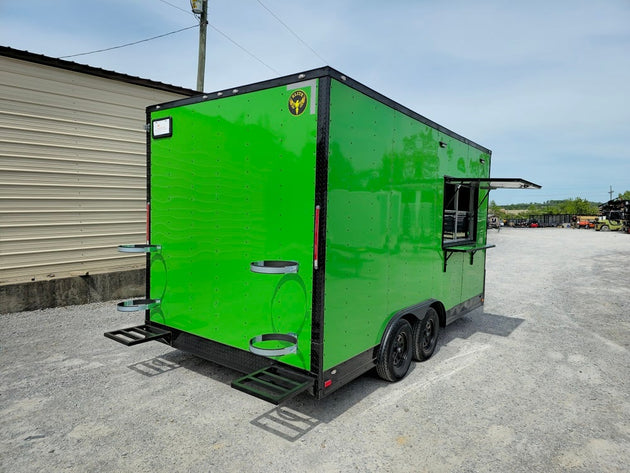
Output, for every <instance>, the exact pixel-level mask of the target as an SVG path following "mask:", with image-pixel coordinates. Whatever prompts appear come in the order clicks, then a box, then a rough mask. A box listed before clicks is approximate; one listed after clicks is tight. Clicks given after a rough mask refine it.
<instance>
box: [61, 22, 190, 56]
mask: <svg viewBox="0 0 630 473" xmlns="http://www.w3.org/2000/svg"><path fill="white" fill-rule="evenodd" d="M193 28H199V25H193V26H189V27H187V28H182V29H181V30H177V31H171V32H170V33H164V34H161V35H158V36H154V37H152V38H147V39H141V40H140V41H134V42H133V43H127V44H121V45H120V46H113V47H111V48H104V49H97V50H95V51H89V52H87V53H79V54H70V55H68V56H59V59H67V58H70V57H77V56H86V55H88V54H95V53H102V52H105V51H111V50H112V49H120V48H126V47H127V46H133V45H134V44H140V43H146V42H147V41H153V40H154V39H158V38H163V37H165V36H169V35H172V34H175V33H181V32H182V31H186V30H191V29H193Z"/></svg>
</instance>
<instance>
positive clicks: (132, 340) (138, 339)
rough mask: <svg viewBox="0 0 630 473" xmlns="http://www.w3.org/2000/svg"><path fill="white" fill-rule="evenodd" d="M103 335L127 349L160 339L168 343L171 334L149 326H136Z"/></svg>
mask: <svg viewBox="0 0 630 473" xmlns="http://www.w3.org/2000/svg"><path fill="white" fill-rule="evenodd" d="M103 335H105V336H106V337H107V338H111V339H112V340H115V341H117V342H118V343H122V344H123V345H127V346H128V347H129V346H131V345H137V344H139V343H144V342H150V341H151V340H158V339H162V340H164V341H165V342H169V341H170V339H171V332H169V331H167V330H162V329H159V328H156V327H153V326H151V325H138V326H136V327H129V328H123V329H120V330H114V331H112V332H105V333H104V334H103Z"/></svg>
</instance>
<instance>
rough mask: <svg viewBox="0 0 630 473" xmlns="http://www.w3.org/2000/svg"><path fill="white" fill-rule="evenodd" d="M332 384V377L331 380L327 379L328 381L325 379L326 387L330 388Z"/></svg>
mask: <svg viewBox="0 0 630 473" xmlns="http://www.w3.org/2000/svg"><path fill="white" fill-rule="evenodd" d="M331 384H332V379H329V380H327V381H324V387H325V388H329V387H330V385H331Z"/></svg>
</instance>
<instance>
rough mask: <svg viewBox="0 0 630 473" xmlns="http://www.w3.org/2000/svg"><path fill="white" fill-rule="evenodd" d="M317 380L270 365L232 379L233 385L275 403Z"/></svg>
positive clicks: (299, 391) (305, 388) (304, 389)
mask: <svg viewBox="0 0 630 473" xmlns="http://www.w3.org/2000/svg"><path fill="white" fill-rule="evenodd" d="M314 382H315V380H314V379H313V378H310V377H309V376H306V375H303V374H301V373H296V372H295V371H291V370H290V369H287V368H283V367H280V366H269V367H268V368H263V369H261V370H258V371H254V372H253V373H250V374H248V375H247V376H243V377H242V378H239V379H237V380H234V381H232V387H233V388H234V389H238V390H239V391H243V392H244V393H247V394H251V395H252V396H256V397H257V398H259V399H262V400H264V401H268V402H271V403H273V404H280V403H281V402H283V401H286V400H287V399H291V398H292V397H294V396H297V395H298V394H300V393H301V392H303V391H306V390H307V389H308V388H310V387H311V386H312V385H313V383H314Z"/></svg>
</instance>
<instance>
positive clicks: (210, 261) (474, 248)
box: [105, 68, 539, 403]
mask: <svg viewBox="0 0 630 473" xmlns="http://www.w3.org/2000/svg"><path fill="white" fill-rule="evenodd" d="M147 124H148V128H149V130H150V131H149V133H148V162H147V164H148V165H147V172H148V176H147V180H148V196H147V197H148V199H147V209H148V223H147V242H146V244H138V245H127V246H123V247H122V248H121V250H123V251H138V252H145V253H146V255H147V256H146V260H147V276H146V277H147V289H146V290H147V295H146V299H141V300H132V301H125V302H122V303H120V304H119V309H120V310H125V311H132V310H139V311H142V312H144V316H145V319H144V323H143V324H142V325H139V326H136V327H130V328H128V329H123V330H116V331H113V332H108V333H106V334H105V335H106V336H107V337H109V338H112V339H114V340H116V341H118V342H121V343H123V344H125V345H133V344H137V343H142V342H146V341H149V340H157V341H160V342H163V343H166V344H169V345H171V346H172V347H174V348H178V349H181V350H184V351H187V352H190V353H193V354H195V355H198V356H200V357H203V358H206V359H208V360H211V361H214V362H217V363H219V364H222V365H225V366H228V367H230V368H233V369H236V370H238V371H241V372H243V373H246V375H245V376H243V377H241V378H239V379H237V380H235V381H234V382H233V384H232V385H233V387H235V388H237V389H239V390H242V391H245V392H247V393H249V394H252V395H254V396H257V397H260V398H262V399H265V400H268V401H271V402H274V403H279V402H282V401H283V400H285V399H288V398H290V397H292V396H294V395H296V394H298V393H299V392H302V391H308V392H310V393H311V394H312V395H314V396H316V397H317V398H322V397H324V396H327V395H328V394H330V393H332V392H333V391H335V390H336V389H338V388H339V387H341V386H343V385H344V384H345V383H347V382H349V381H351V380H352V379H354V378H356V377H357V376H359V375H361V374H362V373H364V372H366V371H368V370H370V369H372V368H374V367H376V370H377V372H378V373H379V375H380V376H381V377H382V378H384V379H386V380H389V381H396V380H398V379H401V378H402V377H404V376H405V374H406V373H407V370H408V369H409V366H410V363H411V361H412V358H413V359H414V360H418V361H422V360H425V359H427V358H428V357H430V356H431V354H432V353H433V350H434V349H435V346H436V343H437V339H438V334H439V330H440V327H444V326H445V325H447V324H449V323H450V322H452V321H454V320H456V319H457V318H459V317H461V316H462V315H463V314H465V313H467V312H469V311H471V310H473V309H475V308H477V307H480V306H481V305H482V304H483V301H484V291H485V261H486V258H485V252H486V250H487V249H488V248H490V247H492V246H493V245H488V244H487V241H486V216H487V207H488V193H489V191H490V189H493V188H498V187H508V188H510V187H511V188H539V186H537V185H535V184H532V183H530V182H527V181H524V180H522V179H496V178H491V177H490V160H491V156H490V155H491V153H490V150H488V149H487V148H484V147H483V146H480V145H478V144H476V143H474V142H472V141H470V140H468V139H466V138H463V137H462V136H460V135H458V134H456V133H453V132H451V131H449V130H447V129H446V128H444V127H442V126H440V125H438V124H436V123H434V122H432V121H430V120H428V119H426V118H425V117H423V116H421V115H418V114H417V113H415V112H413V111H411V110H409V109H407V108H405V107H403V106H402V105H400V104H397V103H395V102H393V101H392V100H390V99H388V98H386V97H384V96H382V95H380V94H378V93H376V92H374V91H373V90H371V89H369V88H367V87H365V86H363V85H362V84H360V83H358V82H356V81H354V80H352V79H350V78H348V77H347V76H345V75H343V74H341V73H339V72H337V71H335V70H334V69H330V68H322V69H316V70H312V71H308V72H304V73H301V74H296V75H291V76H287V77H283V78H280V79H276V80H272V81H267V82H262V83H257V84H253V85H248V86H244V87H238V88H234V89H230V90H226V91H222V92H217V93H212V94H206V95H200V96H198V97H195V98H193V99H190V100H180V101H176V102H171V103H166V104H161V105H156V106H153V107H149V108H148V110H147Z"/></svg>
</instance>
